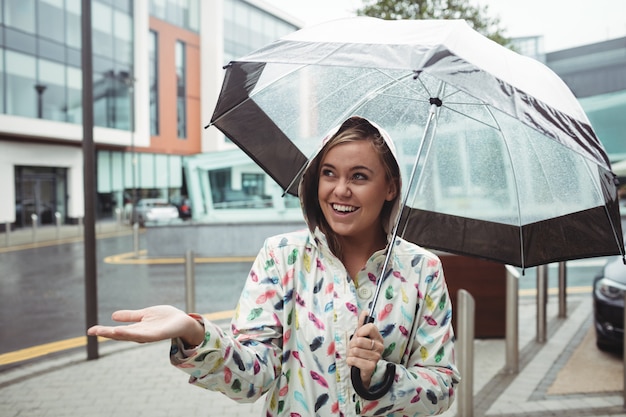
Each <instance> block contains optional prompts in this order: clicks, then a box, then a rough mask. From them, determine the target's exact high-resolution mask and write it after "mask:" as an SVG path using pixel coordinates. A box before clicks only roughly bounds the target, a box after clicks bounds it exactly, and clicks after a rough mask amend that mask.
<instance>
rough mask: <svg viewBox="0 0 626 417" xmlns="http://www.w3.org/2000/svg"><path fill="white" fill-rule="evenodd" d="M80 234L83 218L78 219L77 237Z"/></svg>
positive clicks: (81, 232)
mask: <svg viewBox="0 0 626 417" xmlns="http://www.w3.org/2000/svg"><path fill="white" fill-rule="evenodd" d="M81 234H83V218H82V217H79V218H78V235H79V236H80V235H81Z"/></svg>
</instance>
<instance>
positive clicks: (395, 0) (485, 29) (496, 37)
mask: <svg viewBox="0 0 626 417" xmlns="http://www.w3.org/2000/svg"><path fill="white" fill-rule="evenodd" d="M357 15H359V16H371V17H378V18H381V19H385V20H399V19H464V20H466V21H467V23H468V24H469V25H470V26H471V27H472V28H474V29H475V30H476V31H478V32H479V33H482V34H483V35H485V36H486V37H488V38H489V39H491V40H493V41H495V42H497V43H499V44H501V45H504V46H510V41H511V40H510V38H507V37H506V36H505V35H504V30H503V29H502V28H500V18H499V17H495V18H491V17H489V6H486V5H484V6H474V5H471V4H470V2H469V1H468V0H363V7H362V8H360V9H358V10H357Z"/></svg>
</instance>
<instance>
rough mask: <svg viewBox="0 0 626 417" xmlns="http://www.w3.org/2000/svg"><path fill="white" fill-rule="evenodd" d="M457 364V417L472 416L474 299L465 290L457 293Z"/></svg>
mask: <svg viewBox="0 0 626 417" xmlns="http://www.w3.org/2000/svg"><path fill="white" fill-rule="evenodd" d="M456 301H457V312H456V314H457V329H458V333H459V334H458V338H457V346H458V351H457V363H458V366H459V372H460V373H461V375H463V379H462V380H461V382H460V384H459V390H458V391H459V399H458V407H457V414H456V415H457V417H472V416H473V415H474V318H475V317H474V316H475V302H474V297H472V295H471V294H470V293H469V292H467V291H466V290H463V289H460V290H459V291H458V292H457V297H456Z"/></svg>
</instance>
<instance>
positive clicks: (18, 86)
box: [5, 50, 37, 117]
mask: <svg viewBox="0 0 626 417" xmlns="http://www.w3.org/2000/svg"><path fill="white" fill-rule="evenodd" d="M5 53H6V55H5V59H6V86H7V90H6V100H7V102H6V106H7V107H6V112H7V113H8V114H14V115H17V116H25V117H36V116H37V102H36V96H37V93H36V91H35V88H34V85H35V84H37V78H36V67H35V65H36V62H35V58H34V57H32V56H29V55H24V54H20V53H19V52H13V51H9V50H5Z"/></svg>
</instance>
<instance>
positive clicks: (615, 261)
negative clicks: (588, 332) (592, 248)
mask: <svg viewBox="0 0 626 417" xmlns="http://www.w3.org/2000/svg"><path fill="white" fill-rule="evenodd" d="M625 292H626V265H624V262H623V260H622V257H621V256H613V257H611V258H609V259H608V260H607V262H606V264H605V265H604V266H603V267H602V270H601V271H600V273H599V274H598V275H597V276H596V277H595V278H594V280H593V322H594V325H595V328H596V346H598V348H599V349H601V350H606V351H615V350H621V349H623V347H624V293H625Z"/></svg>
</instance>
